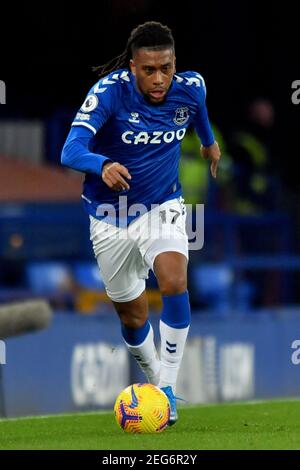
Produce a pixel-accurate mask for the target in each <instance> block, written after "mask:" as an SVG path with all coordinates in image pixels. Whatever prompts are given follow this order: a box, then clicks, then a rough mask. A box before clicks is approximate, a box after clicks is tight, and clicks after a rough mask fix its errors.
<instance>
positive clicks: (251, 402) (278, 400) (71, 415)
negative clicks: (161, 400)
mask: <svg viewBox="0 0 300 470" xmlns="http://www.w3.org/2000/svg"><path fill="white" fill-rule="evenodd" d="M286 401H291V402H293V401H298V402H299V401H300V399H299V397H286V398H284V397H283V398H270V399H266V400H249V401H237V402H233V401H232V402H229V401H227V402H225V401H223V402H217V403H216V402H214V403H199V404H191V405H189V404H188V403H187V405H179V408H181V409H184V408H186V409H189V410H190V409H194V408H212V407H217V406H220V405H225V406H229V405H234V406H240V405H260V404H263V403H282V402H286ZM112 413H113V410H112V409H111V410H95V411H85V412H76V411H75V412H74V413H61V414H59V413H58V414H53V415H33V416H21V417H18V418H17V417H16V418H0V423H1V422H7V421H24V420H27V419H51V418H76V417H77V416H90V415H105V414H112Z"/></svg>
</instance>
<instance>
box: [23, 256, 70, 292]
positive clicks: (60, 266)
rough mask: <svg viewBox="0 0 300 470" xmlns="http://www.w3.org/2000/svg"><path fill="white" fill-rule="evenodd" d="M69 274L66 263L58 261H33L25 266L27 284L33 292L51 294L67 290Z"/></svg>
mask: <svg viewBox="0 0 300 470" xmlns="http://www.w3.org/2000/svg"><path fill="white" fill-rule="evenodd" d="M71 276H72V273H71V271H70V269H69V267H68V265H67V264H65V263H63V262H59V261H57V262H56V261H34V262H31V263H28V264H27V265H26V267H25V277H26V282H27V285H28V287H29V288H30V289H31V290H32V291H33V292H34V293H35V294H41V295H51V294H55V293H58V292H60V291H65V290H68V288H69V287H70V279H71Z"/></svg>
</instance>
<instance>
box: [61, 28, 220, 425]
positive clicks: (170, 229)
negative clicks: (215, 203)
mask: <svg viewBox="0 0 300 470" xmlns="http://www.w3.org/2000/svg"><path fill="white" fill-rule="evenodd" d="M98 70H99V71H100V77H101V78H100V80H99V81H98V82H97V83H96V84H95V85H94V86H93V87H92V88H91V90H90V91H89V93H88V95H87V97H86V99H85V101H84V103H83V105H82V106H81V108H80V110H79V112H78V113H77V115H76V117H75V120H74V122H73V123H72V127H71V130H70V133H69V135H68V137H67V140H66V143H65V145H64V148H63V151H62V164H63V165H66V166H68V167H70V168H73V169H75V170H79V171H81V172H84V173H85V174H86V176H85V182H84V189H83V194H82V198H83V201H84V204H85V208H86V211H87V213H88V214H89V216H90V234H91V241H92V243H93V249H94V253H95V257H96V259H97V262H98V265H99V269H100V273H101V276H102V279H103V281H104V283H105V286H106V291H107V294H108V296H109V297H110V299H111V300H112V302H113V304H114V307H115V309H116V311H117V313H118V315H119V317H120V321H121V330H122V335H123V338H124V340H125V343H126V345H127V347H128V349H129V351H130V352H131V353H132V354H133V356H134V357H135V359H136V360H137V361H138V363H139V365H140V366H141V368H142V370H143V371H144V373H145V375H146V377H147V379H148V381H149V382H151V383H153V384H154V385H157V386H158V387H160V388H161V389H162V390H163V391H164V393H165V394H166V395H167V397H168V399H169V401H170V409H171V413H170V422H169V424H174V423H175V422H176V420H177V419H178V416H177V410H176V397H175V393H176V381H177V376H178V371H179V367H180V363H181V360H182V356H183V351H184V347H185V342H186V338H187V334H188V331H189V325H190V316H191V315H190V305H189V295H188V291H187V264H188V237H187V234H186V229H185V217H186V211H185V205H184V200H183V198H182V193H181V187H180V182H179V181H178V164H179V156H180V143H181V141H182V139H183V138H184V134H185V132H186V129H187V127H188V126H189V125H190V124H193V125H194V127H195V129H196V131H197V133H198V135H199V137H200V139H201V143H202V145H201V149H200V152H201V155H202V157H204V158H206V159H211V173H212V176H214V177H216V171H217V166H218V161H219V158H220V150H219V147H218V144H217V142H215V139H214V135H213V133H212V130H211V127H210V124H209V119H208V114H207V109H206V104H205V97H206V89H205V83H204V80H203V78H202V76H201V75H200V74H199V73H196V72H184V73H178V74H176V73H175V49H174V39H173V36H172V33H171V31H170V29H169V28H168V27H167V26H163V25H162V24H161V23H158V22H154V21H149V22H146V23H144V24H141V25H139V26H138V27H137V28H135V29H134V30H133V31H132V32H131V35H130V37H129V39H128V42H127V47H126V49H125V51H124V52H123V54H121V55H120V56H118V57H117V58H116V59H115V60H112V61H110V62H109V63H108V64H106V65H105V66H102V67H99V68H98ZM149 269H152V270H153V272H154V273H155V276H156V278H157V281H158V285H159V289H160V292H161V294H162V301H163V311H162V314H161V319H160V338H161V353H160V359H159V358H158V355H157V352H156V348H155V345H154V340H153V329H152V327H151V324H150V322H149V320H148V305H147V300H146V294H145V279H146V278H147V277H148V273H149Z"/></svg>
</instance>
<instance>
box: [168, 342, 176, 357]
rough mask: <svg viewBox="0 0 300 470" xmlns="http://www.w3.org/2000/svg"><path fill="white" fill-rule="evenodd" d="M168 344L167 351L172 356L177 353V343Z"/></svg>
mask: <svg viewBox="0 0 300 470" xmlns="http://www.w3.org/2000/svg"><path fill="white" fill-rule="evenodd" d="M166 343H167V347H166V350H167V351H168V352H169V353H170V354H173V353H176V347H177V343H169V341H166Z"/></svg>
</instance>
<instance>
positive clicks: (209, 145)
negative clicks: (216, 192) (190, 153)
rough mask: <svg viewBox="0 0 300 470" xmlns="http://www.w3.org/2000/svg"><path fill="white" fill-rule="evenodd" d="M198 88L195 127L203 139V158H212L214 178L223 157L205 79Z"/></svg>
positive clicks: (201, 149)
mask: <svg viewBox="0 0 300 470" xmlns="http://www.w3.org/2000/svg"><path fill="white" fill-rule="evenodd" d="M202 80H203V79H202ZM201 85H202V86H201V87H200V89H199V90H197V98H198V111H197V113H196V115H195V117H194V121H193V124H194V127H195V129H196V132H197V134H198V136H199V138H200V140H201V147H200V154H201V156H202V157H203V158H205V159H209V160H211V165H210V171H211V174H212V176H213V177H214V178H216V176H217V168H218V163H219V160H220V157H221V152H220V148H219V145H218V142H216V140H215V137H214V134H213V131H212V128H211V125H210V122H209V118H208V112H207V107H206V103H205V98H206V89H205V84H204V81H203V83H201Z"/></svg>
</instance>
